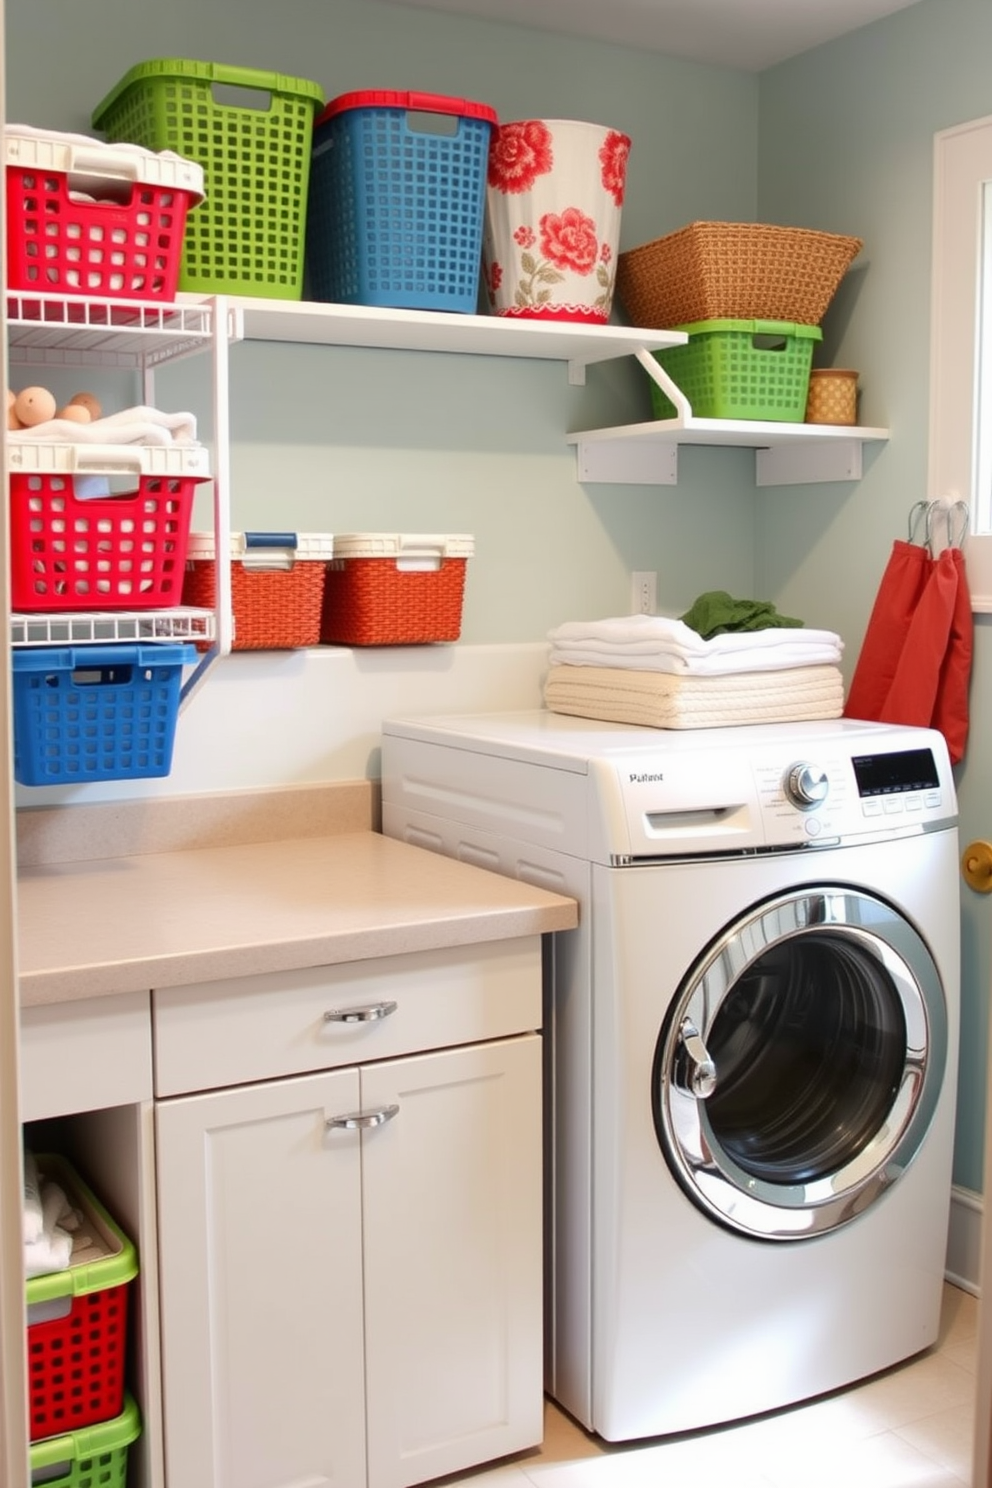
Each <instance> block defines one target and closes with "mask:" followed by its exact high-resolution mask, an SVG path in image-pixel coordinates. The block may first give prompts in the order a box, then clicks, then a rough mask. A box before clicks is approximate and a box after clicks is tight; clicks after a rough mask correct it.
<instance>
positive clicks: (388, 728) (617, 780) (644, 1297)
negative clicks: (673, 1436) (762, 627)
mask: <svg viewBox="0 0 992 1488" xmlns="http://www.w3.org/2000/svg"><path fill="white" fill-rule="evenodd" d="M382 789H383V829H384V831H385V832H387V833H388V834H389V835H392V836H396V837H400V838H403V839H405V840H407V841H409V842H413V843H416V844H418V845H420V846H423V847H428V848H431V849H433V850H435V851H439V852H443V853H446V854H450V855H452V856H456V857H459V858H461V859H463V860H464V861H466V862H470V863H475V864H478V865H481V866H483V867H487V868H490V869H493V870H495V871H497V872H500V873H506V874H511V875H513V876H516V877H519V878H521V879H526V880H527V881H529V882H533V883H537V884H541V885H543V886H546V887H552V888H555V889H557V890H559V891H561V892H564V893H569V894H571V895H573V896H574V897H575V898H576V899H577V900H578V901H579V905H580V924H579V928H578V929H577V930H574V931H568V932H562V933H560V934H558V935H556V936H555V937H554V938H553V941H552V942H551V943H550V947H549V948H550V950H551V955H550V956H549V958H548V979H547V993H548V996H547V1004H546V1024H545V1033H546V1041H547V1044H546V1053H547V1077H548V1111H549V1143H548V1219H549V1228H548V1369H547V1384H548V1391H549V1393H550V1394H551V1395H553V1396H554V1397H555V1398H556V1399H557V1400H558V1401H559V1402H560V1404H561V1405H562V1406H564V1407H565V1409H566V1410H568V1411H569V1412H570V1413H571V1414H572V1415H574V1416H575V1417H576V1418H577V1419H578V1420H579V1421H580V1422H582V1424H583V1425H584V1426H586V1427H587V1428H589V1429H590V1430H592V1431H595V1432H597V1433H598V1434H600V1435H601V1436H603V1437H604V1438H606V1439H607V1440H611V1441H625V1440H632V1439H636V1438H642V1437H648V1436H657V1435H664V1434H667V1433H672V1432H680V1431H686V1430H692V1429H695V1428H699V1427H703V1426H708V1425H713V1424H716V1423H718V1422H723V1421H728V1420H733V1419H737V1418H741V1417H745V1416H749V1415H752V1414H756V1413H759V1412H762V1411H766V1410H770V1409H775V1408H778V1407H781V1406H783V1405H786V1404H788V1403H790V1402H793V1401H796V1400H801V1399H806V1398H808V1397H811V1396H814V1395H818V1394H821V1393H823V1392H825V1391H829V1390H832V1389H834V1388H836V1387H838V1386H842V1385H845V1384H848V1383H850V1382H852V1381H854V1380H857V1379H861V1378H864V1377H865V1376H867V1375H869V1374H872V1373H874V1372H876V1371H878V1370H881V1369H884V1368H886V1367H888V1366H890V1365H892V1364H895V1363H897V1362H899V1361H901V1360H903V1359H905V1358H908V1357H909V1356H910V1355H912V1354H914V1353H916V1352H918V1351H920V1350H922V1349H924V1348H926V1347H927V1346H928V1345H929V1344H931V1343H932V1342H933V1341H934V1340H935V1338H936V1336H937V1328H938V1322H939V1313H940V1304H941V1292H942V1284H943V1276H944V1259H945V1250H946V1240H947V1222H948V1212H949V1203H950V1187H951V1160H952V1138H953V1124H954V1101H955V1085H956V1066H957V1039H958V1012H959V940H960V929H959V925H960V920H959V890H958V840H957V826H956V801H955V793H954V786H953V781H952V776H951V770H950V764H949V760H948V755H947V750H946V746H945V744H944V741H943V739H942V737H941V736H940V735H939V734H937V733H934V732H931V731H928V730H921V729H907V728H897V727H891V726H885V725H879V724H871V723H860V722H857V721H853V720H844V719H841V720H836V721H827V722H822V723H811V724H802V725H800V724H780V725H768V726H756V727H748V728H728V729H712V730H705V731H695V732H685V733H680V732H671V731H660V730H654V729H639V728H632V727H624V726H614V725H604V724H599V723H595V722H592V721H588V720H582V719H576V718H569V717H564V716H558V715H554V714H551V713H547V712H545V711H534V712H527V713H505V714H491V715H462V716H448V717H441V718H433V719H407V720H390V721H387V723H386V724H385V725H384V730H383V751H382Z"/></svg>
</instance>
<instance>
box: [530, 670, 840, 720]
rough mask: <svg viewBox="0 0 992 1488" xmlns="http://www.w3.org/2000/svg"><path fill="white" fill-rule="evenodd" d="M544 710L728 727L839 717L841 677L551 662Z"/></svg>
mask: <svg viewBox="0 0 992 1488" xmlns="http://www.w3.org/2000/svg"><path fill="white" fill-rule="evenodd" d="M544 702H545V705H546V706H547V708H548V709H549V710H550V711H551V712H552V713H570V714H573V715H574V716H576V717H578V718H596V719H601V720H603V721H604V722H608V723H633V724H639V725H641V726H642V727H645V728H669V729H689V728H729V727H731V726H732V725H734V724H746V723H796V722H803V721H806V720H810V719H819V718H839V717H840V716H841V714H842V712H843V709H844V681H843V677H842V675H841V672H840V670H839V669H838V668H837V667H834V666H828V665H816V666H808V667H790V668H784V669H782V670H777V671H769V672H758V673H754V672H747V673H735V674H734V675H733V676H717V677H690V676H681V677H676V676H672V675H671V674H667V673H664V672H650V671H631V670H624V669H622V668H614V667H577V666H568V665H559V666H552V667H551V668H550V670H549V672H548V675H547V677H546V679H545V683H544Z"/></svg>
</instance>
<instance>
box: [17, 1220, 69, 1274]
mask: <svg viewBox="0 0 992 1488" xmlns="http://www.w3.org/2000/svg"><path fill="white" fill-rule="evenodd" d="M71 1260H72V1236H71V1235H67V1234H66V1233H65V1232H64V1231H63V1230H60V1229H56V1230H53V1232H52V1233H51V1234H50V1235H42V1237H41V1239H40V1240H33V1241H32V1242H31V1244H30V1245H25V1247H24V1275H25V1277H26V1278H28V1279H30V1278H31V1277H32V1276H47V1275H48V1273H49V1272H50V1271H64V1270H65V1269H66V1267H67V1266H68V1264H69V1262H70V1261H71Z"/></svg>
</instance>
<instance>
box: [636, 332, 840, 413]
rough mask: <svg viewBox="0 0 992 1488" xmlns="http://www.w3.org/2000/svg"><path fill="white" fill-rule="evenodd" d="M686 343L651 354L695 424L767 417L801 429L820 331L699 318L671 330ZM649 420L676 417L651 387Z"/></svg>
mask: <svg viewBox="0 0 992 1488" xmlns="http://www.w3.org/2000/svg"><path fill="white" fill-rule="evenodd" d="M674 329H675V330H679V331H685V332H686V334H687V335H688V337H689V340H688V341H687V342H686V343H685V345H683V346H671V347H668V348H667V349H666V350H664V351H656V352H655V353H654V357H655V360H656V361H657V362H658V364H659V365H660V366H661V367H664V369H665V371H666V372H667V373H668V375H669V376H670V377H671V379H672V381H673V382H674V383H675V385H676V386H677V387H678V388H679V389H680V391H681V392H683V393H685V395H686V397H687V398H688V400H689V404H690V406H691V408H692V412H693V416H694V417H695V418H713V419H766V420H771V421H773V422H779V423H793V424H801V423H802V421H803V416H804V414H805V412H806V395H807V392H808V390H809V374H810V367H811V366H812V362H813V347H814V345H815V343H816V342H817V341H820V340H822V339H823V332H822V331H821V330H820V328H819V326H807V325H794V324H793V323H792V322H790V321H782V320H697V321H693V322H691V323H690V324H689V325H681V326H676V327H674ZM651 397H652V402H653V405H654V413H655V417H656V418H659V419H670V418H675V417H676V416H677V412H678V410H677V409H676V407H675V404H674V403H673V402H672V400H671V399H670V398H669V397H668V395H667V393H664V392H662V390H661V388H660V387H659V386H658V385H657V383H655V382H654V381H652V383H651Z"/></svg>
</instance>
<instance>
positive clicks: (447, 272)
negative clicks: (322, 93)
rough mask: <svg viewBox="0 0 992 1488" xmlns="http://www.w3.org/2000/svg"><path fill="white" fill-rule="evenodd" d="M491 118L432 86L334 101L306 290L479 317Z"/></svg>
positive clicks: (310, 221) (314, 175)
mask: <svg viewBox="0 0 992 1488" xmlns="http://www.w3.org/2000/svg"><path fill="white" fill-rule="evenodd" d="M495 124H496V114H495V112H494V111H493V110H492V109H491V108H489V107H488V106H487V105H486V104H482V103H470V102H468V101H467V100H465V99H463V98H446V97H443V96H442V95H439V94H436V93H394V92H377V91H365V92H359V93H344V94H342V95H341V97H340V98H335V99H333V100H332V101H331V102H330V103H329V104H328V105H327V107H326V108H325V109H324V111H323V113H322V114H321V115H320V117H319V118H318V119H317V121H316V123H315V125H314V148H313V159H312V161H311V167H310V196H309V201H308V207H307V238H306V268H307V277H308V292H309V295H310V297H311V298H313V299H316V300H325V301H334V302H336V303H339V304H345V305H377V306H382V307H388V308H391V309H400V310H452V311H457V312H460V313H463V314H466V313H467V314H473V313H474V312H475V311H476V309H477V308H478V293H479V273H480V267H481V262H482V225H483V218H484V211H485V190H486V169H487V165H488V160H489V140H490V136H491V134H492V131H493V127H494V126H495Z"/></svg>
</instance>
